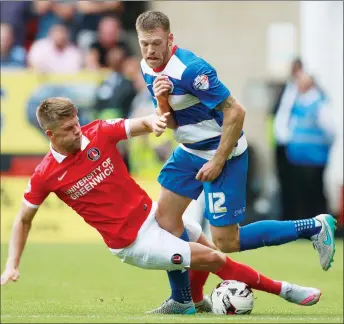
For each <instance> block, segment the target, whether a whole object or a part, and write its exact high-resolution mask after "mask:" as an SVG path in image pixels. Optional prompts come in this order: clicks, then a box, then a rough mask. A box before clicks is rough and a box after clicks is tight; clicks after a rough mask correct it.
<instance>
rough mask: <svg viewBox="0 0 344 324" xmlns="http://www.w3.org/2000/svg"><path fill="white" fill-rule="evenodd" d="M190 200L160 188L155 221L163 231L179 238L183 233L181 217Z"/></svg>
mask: <svg viewBox="0 0 344 324" xmlns="http://www.w3.org/2000/svg"><path fill="white" fill-rule="evenodd" d="M191 201H192V199H190V198H188V197H184V196H181V195H178V194H176V193H174V192H172V191H170V190H168V189H166V188H164V187H161V190H160V197H159V200H158V208H157V211H156V214H155V219H156V220H157V222H158V224H159V225H160V227H161V228H163V229H164V230H166V231H168V232H170V233H171V234H173V235H174V236H177V237H180V235H182V233H183V231H184V223H183V220H182V216H183V214H184V212H185V210H186V208H187V207H188V206H189V204H190V203H191Z"/></svg>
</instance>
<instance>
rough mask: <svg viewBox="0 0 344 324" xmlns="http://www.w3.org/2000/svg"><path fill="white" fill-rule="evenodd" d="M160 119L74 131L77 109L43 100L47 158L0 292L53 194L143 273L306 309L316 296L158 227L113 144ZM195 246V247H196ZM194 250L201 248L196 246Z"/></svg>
mask: <svg viewBox="0 0 344 324" xmlns="http://www.w3.org/2000/svg"><path fill="white" fill-rule="evenodd" d="M166 117H167V114H164V115H163V116H161V117H158V116H157V115H151V116H147V117H143V118H136V119H127V120H125V119H115V120H107V121H101V120H97V121H94V122H91V123H90V124H88V125H86V126H83V127H80V125H79V120H78V117H77V108H76V107H75V106H74V104H73V103H72V102H71V101H70V100H69V99H66V98H50V99H47V100H45V101H43V102H42V103H41V104H40V105H39V107H38V109H37V119H38V121H39V124H40V125H41V127H42V129H43V130H44V131H45V133H46V135H47V136H48V137H49V139H50V142H51V146H50V152H49V153H48V154H47V155H46V156H45V157H44V158H43V160H42V162H41V163H40V164H39V165H38V167H37V168H36V170H35V172H34V174H33V176H32V177H31V179H30V181H29V184H28V187H27V189H26V191H25V194H24V200H23V205H22V207H21V209H20V211H19V213H18V215H17V217H16V219H15V221H14V225H13V230H12V235H11V239H10V243H9V253H8V260H7V263H6V269H5V271H4V273H3V274H2V276H1V285H4V284H6V283H7V282H9V281H11V280H13V281H15V280H17V279H18V278H19V271H18V267H19V262H20V257H21V255H22V252H23V250H24V246H25V243H26V240H27V237H28V234H29V230H30V227H31V223H32V220H33V217H34V216H35V214H36V212H37V209H38V207H39V205H40V204H42V202H43V201H44V199H45V198H46V197H47V196H48V195H49V193H51V192H54V193H55V194H56V195H57V196H58V197H59V198H60V199H61V200H62V201H64V202H65V203H66V204H67V205H68V206H70V207H71V208H73V209H74V210H75V211H76V212H77V213H78V214H79V215H80V216H81V217H83V219H84V220H85V222H86V223H88V224H89V225H91V226H92V227H94V228H95V229H96V230H97V231H98V232H99V233H100V234H101V235H102V237H103V239H104V242H105V243H106V245H107V246H108V247H109V249H110V250H111V251H112V253H113V254H115V255H116V256H118V257H119V258H121V259H122V261H124V262H126V263H129V264H132V265H135V266H138V267H141V268H145V269H161V270H182V269H184V268H190V269H194V270H203V271H209V272H213V273H215V274H216V275H218V276H219V277H220V278H221V279H224V280H227V279H232V280H238V281H242V282H245V283H247V284H248V285H250V286H251V287H252V288H255V289H259V290H263V291H266V292H269V293H273V294H276V295H280V296H281V297H283V298H285V299H286V300H288V301H290V302H293V303H296V304H300V305H307V306H308V305H313V304H315V303H317V302H318V300H319V298H320V295H321V293H320V291H319V290H318V289H315V288H305V287H300V286H296V285H292V284H289V283H285V282H280V281H274V280H271V279H269V278H267V277H265V276H263V275H261V274H259V273H258V272H256V271H255V270H254V269H252V268H250V267H248V266H246V265H244V264H240V263H237V262H234V261H232V260H230V259H229V258H228V257H226V255H225V254H223V253H221V252H219V251H216V250H215V249H213V248H212V247H213V245H212V243H210V242H209V241H208V240H207V239H206V238H205V236H204V235H203V234H202V233H201V228H200V226H199V225H198V224H196V223H195V224H192V223H185V228H186V230H187V231H188V234H189V237H190V241H191V242H185V241H183V240H181V239H179V238H177V237H175V236H174V235H172V234H170V233H169V232H167V231H165V230H164V229H162V228H161V227H159V225H158V223H157V221H156V220H155V210H156V203H153V202H152V200H151V198H150V197H149V196H148V195H147V194H146V192H145V191H144V190H143V189H142V188H140V186H139V185H138V184H137V183H136V182H135V181H134V180H133V179H132V178H131V177H130V176H129V174H128V172H127V169H126V167H125V165H124V162H123V161H122V158H121V156H120V154H119V152H118V151H117V149H116V143H117V142H118V141H120V140H124V139H127V138H129V137H131V136H137V135H141V134H146V133H150V132H154V133H155V135H156V136H160V135H161V134H162V133H163V132H164V131H165V129H166V126H167V120H166ZM196 242H197V243H196ZM200 243H201V244H200ZM170 301H173V300H172V299H169V300H168V301H167V303H170ZM195 311H196V310H195V305H194V303H193V302H192V301H191V302H190V303H189V304H181V303H177V302H174V305H173V312H174V313H181V314H192V313H194V312H195Z"/></svg>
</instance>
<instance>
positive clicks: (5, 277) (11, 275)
mask: <svg viewBox="0 0 344 324" xmlns="http://www.w3.org/2000/svg"><path fill="white" fill-rule="evenodd" d="M18 279H19V271H18V269H15V268H6V269H5V271H4V272H3V273H2V275H1V286H4V285H6V284H7V283H8V282H9V281H17V280H18Z"/></svg>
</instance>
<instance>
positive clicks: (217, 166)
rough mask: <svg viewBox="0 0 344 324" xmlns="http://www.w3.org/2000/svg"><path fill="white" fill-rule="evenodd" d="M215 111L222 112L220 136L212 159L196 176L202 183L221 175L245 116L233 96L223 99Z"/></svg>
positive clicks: (241, 107)
mask: <svg viewBox="0 0 344 324" xmlns="http://www.w3.org/2000/svg"><path fill="white" fill-rule="evenodd" d="M216 109H217V110H221V111H222V112H223V117H224V118H223V124H222V135H221V140H220V144H219V146H218V148H217V151H216V154H215V156H214V158H213V159H212V160H210V161H208V162H207V163H206V164H204V165H203V167H202V168H201V170H200V171H199V172H198V174H197V176H196V179H198V180H200V181H203V182H208V181H213V180H215V179H216V178H217V177H218V176H219V174H220V173H221V171H222V169H223V166H224V164H225V162H226V161H227V159H228V156H229V155H230V154H231V152H232V151H233V149H234V147H235V145H236V143H237V141H238V139H239V137H240V134H241V131H242V129H243V125H244V119H245V114H246V113H245V109H244V107H243V106H242V105H241V104H240V103H239V102H238V101H237V100H236V99H235V98H234V97H233V96H229V97H228V98H227V99H225V100H224V101H223V102H222V103H220V104H219V105H218V106H217V107H216Z"/></svg>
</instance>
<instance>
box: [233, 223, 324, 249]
mask: <svg viewBox="0 0 344 324" xmlns="http://www.w3.org/2000/svg"><path fill="white" fill-rule="evenodd" d="M318 225H319V224H317V223H316V221H315V220H314V219H313V218H311V219H304V220H298V221H273V220H271V221H270V220H269V221H259V222H255V223H252V224H249V225H246V226H243V227H241V228H240V229H239V231H240V251H246V250H253V249H257V248H260V247H263V246H272V245H282V244H285V243H289V242H292V241H296V240H297V239H299V238H308V239H309V238H311V236H313V235H315V234H318V233H319V232H320V230H321V226H318ZM320 225H321V224H320Z"/></svg>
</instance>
